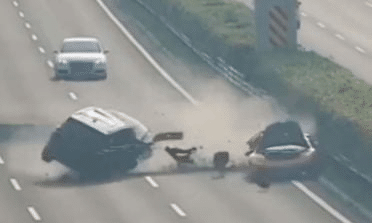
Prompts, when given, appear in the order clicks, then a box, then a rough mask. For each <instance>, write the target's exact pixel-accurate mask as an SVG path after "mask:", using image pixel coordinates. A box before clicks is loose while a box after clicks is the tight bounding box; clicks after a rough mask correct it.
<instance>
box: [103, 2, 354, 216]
mask: <svg viewBox="0 0 372 223" xmlns="http://www.w3.org/2000/svg"><path fill="white" fill-rule="evenodd" d="M96 1H97V3H98V4H99V5H100V6H101V8H102V9H103V10H104V11H105V12H106V14H107V15H108V16H109V17H110V19H111V20H112V21H113V22H114V23H115V24H116V25H117V26H118V27H119V29H120V30H121V31H122V32H123V33H124V35H126V36H127V38H128V39H129V40H130V41H131V42H132V44H133V45H135V46H136V47H137V49H138V50H139V51H140V52H141V53H142V54H143V55H144V56H145V57H146V59H147V60H148V61H149V62H150V63H151V64H152V65H153V66H154V67H155V68H156V69H157V70H158V71H159V73H161V74H162V75H163V77H164V78H165V79H167V80H168V81H169V82H170V83H171V84H172V85H173V86H174V87H175V88H176V89H177V90H179V91H180V92H181V93H182V94H183V95H184V96H185V97H186V98H187V99H188V100H189V101H190V102H191V103H192V104H194V105H198V104H199V103H198V102H197V101H196V100H195V99H193V98H192V96H191V95H189V94H188V93H187V92H186V91H185V90H184V89H183V88H182V87H180V86H179V85H178V84H177V83H176V82H175V81H174V80H173V79H172V78H171V77H170V76H169V75H168V74H167V73H166V72H165V71H164V69H162V68H161V67H160V65H159V64H158V63H156V61H155V60H154V59H153V58H152V57H151V56H150V54H149V53H147V52H146V50H145V49H144V48H143V47H142V46H141V45H140V44H139V43H138V42H137V40H136V39H134V37H133V36H132V35H131V34H130V33H129V31H128V30H127V29H126V28H125V27H124V26H123V25H122V24H121V23H120V22H119V20H118V19H117V18H116V17H115V16H114V15H113V14H112V13H111V12H110V10H109V9H108V8H107V6H106V5H105V4H104V3H103V2H102V1H101V0H96ZM301 14H302V15H303V16H306V14H305V13H301ZM318 25H320V26H323V28H324V27H325V25H324V24H322V23H318ZM292 183H293V184H294V185H295V186H296V187H297V188H298V189H300V190H301V191H303V192H304V193H305V194H306V195H307V196H308V197H310V198H311V199H312V200H314V201H315V202H316V203H318V204H319V205H320V206H321V207H323V208H324V209H325V210H326V211H328V212H329V213H331V214H332V215H333V216H335V217H336V218H337V219H339V220H340V221H341V222H342V223H351V222H350V221H349V220H348V219H347V218H345V217H344V216H343V215H341V214H340V213H338V212H337V211H336V210H335V209H333V208H332V207H330V206H329V205H328V204H327V203H326V202H325V201H323V200H322V199H321V198H320V197H318V196H317V195H316V194H314V193H313V192H312V191H310V190H309V189H308V188H307V187H306V186H305V185H303V184H302V183H300V182H298V181H292ZM170 205H171V207H172V209H173V210H174V211H176V212H177V214H179V215H180V216H182V217H185V216H186V213H185V212H184V211H182V209H181V208H180V207H178V206H177V205H176V204H174V203H172V204H170Z"/></svg>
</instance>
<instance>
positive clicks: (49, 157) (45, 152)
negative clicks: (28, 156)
mask: <svg viewBox="0 0 372 223" xmlns="http://www.w3.org/2000/svg"><path fill="white" fill-rule="evenodd" d="M41 159H42V160H44V161H45V162H47V163H50V162H51V161H52V160H53V159H54V157H53V156H52V155H51V154H50V152H49V150H48V149H47V148H44V150H43V152H42V155H41Z"/></svg>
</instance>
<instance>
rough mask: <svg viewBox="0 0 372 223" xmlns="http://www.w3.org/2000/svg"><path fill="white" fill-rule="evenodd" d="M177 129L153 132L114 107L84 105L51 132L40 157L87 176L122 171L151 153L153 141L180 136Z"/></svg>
mask: <svg viewBox="0 0 372 223" xmlns="http://www.w3.org/2000/svg"><path fill="white" fill-rule="evenodd" d="M182 137H183V134H182V133H179V132H173V133H160V134H157V135H155V136H154V135H153V134H152V133H151V132H150V131H149V130H148V129H147V128H146V127H145V126H144V125H143V124H141V123H140V122H139V121H138V120H136V119H134V118H132V117H130V116H128V115H126V114H124V113H122V112H119V111H116V110H104V109H101V108H97V107H88V108H84V109H81V110H79V111H76V112H75V113H73V114H72V115H71V116H70V117H69V118H68V119H67V120H66V121H65V122H64V123H63V124H62V125H61V126H60V127H58V128H57V129H56V130H55V131H54V132H53V133H52V135H51V137H50V139H49V141H48V143H47V145H46V146H45V148H44V150H43V152H42V157H41V158H42V160H44V161H45V162H51V161H52V160H56V161H58V162H60V163H62V164H64V165H66V166H68V167H70V168H72V169H74V170H77V171H79V172H80V173H81V174H82V175H84V176H88V177H90V178H91V177H97V176H99V177H100V176H106V175H110V174H111V173H112V172H117V171H121V172H125V171H128V170H131V169H133V168H135V167H136V166H137V163H138V160H139V159H141V158H146V157H149V156H150V155H151V152H152V146H153V144H154V143H155V142H159V141H163V140H170V139H182Z"/></svg>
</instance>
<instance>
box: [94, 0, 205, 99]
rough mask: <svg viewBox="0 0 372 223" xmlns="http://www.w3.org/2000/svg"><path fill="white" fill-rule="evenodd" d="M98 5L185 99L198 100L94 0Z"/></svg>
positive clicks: (100, 2) (99, 1)
mask: <svg viewBox="0 0 372 223" xmlns="http://www.w3.org/2000/svg"><path fill="white" fill-rule="evenodd" d="M96 1H97V3H98V4H99V6H101V8H102V9H103V10H104V11H105V13H106V14H107V15H108V16H109V17H110V19H111V20H112V21H113V22H114V23H115V24H116V25H117V26H118V27H119V29H120V30H121V31H122V32H123V33H124V35H125V36H126V37H127V38H128V39H129V41H131V42H132V44H133V45H134V46H135V47H136V48H137V49H138V50H139V51H140V52H141V53H142V55H143V56H144V57H145V58H146V59H147V61H149V62H150V63H151V64H152V66H154V68H155V69H156V70H157V71H158V72H159V73H160V74H161V75H162V76H163V77H164V78H165V79H166V80H167V81H168V82H169V83H170V84H171V85H172V86H173V87H174V88H175V89H177V90H178V91H179V92H180V93H181V94H182V95H183V96H184V97H185V98H186V99H188V100H189V101H190V102H191V103H192V104H194V105H197V104H198V102H197V101H196V100H195V99H194V98H193V97H192V96H191V95H190V94H189V93H187V92H186V91H185V89H183V88H182V87H181V86H180V85H179V84H178V83H177V82H176V81H175V80H174V79H173V78H172V77H171V76H170V75H169V74H168V73H167V72H166V71H165V70H164V69H163V68H162V67H161V66H160V65H159V64H158V63H157V62H156V60H155V59H154V58H152V57H151V55H150V54H149V53H148V52H147V51H146V50H145V49H144V48H143V46H142V45H141V44H140V43H139V42H138V41H137V40H136V39H135V38H134V37H133V36H132V34H131V33H130V32H129V31H128V30H127V29H126V28H125V27H124V26H123V25H122V24H121V23H120V21H119V20H118V19H117V18H116V17H115V16H114V15H113V14H112V12H111V11H110V10H109V9H108V8H107V6H106V5H105V3H103V2H102V0H96Z"/></svg>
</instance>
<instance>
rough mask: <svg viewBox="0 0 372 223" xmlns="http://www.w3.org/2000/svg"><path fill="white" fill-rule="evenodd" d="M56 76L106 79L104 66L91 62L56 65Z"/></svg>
mask: <svg viewBox="0 0 372 223" xmlns="http://www.w3.org/2000/svg"><path fill="white" fill-rule="evenodd" d="M55 73H56V76H58V77H60V78H84V79H85V78H106V76H107V67H106V64H103V65H99V66H97V65H95V64H94V63H92V62H70V63H69V64H67V65H59V64H57V65H56V67H55Z"/></svg>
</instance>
